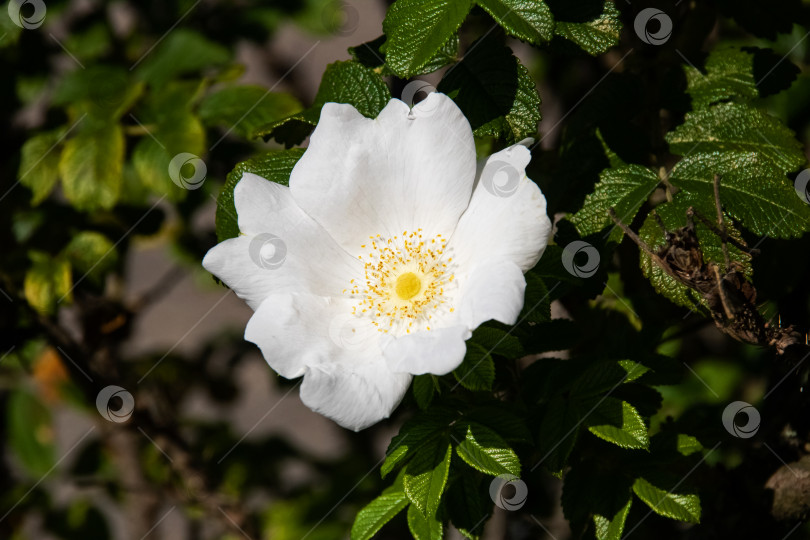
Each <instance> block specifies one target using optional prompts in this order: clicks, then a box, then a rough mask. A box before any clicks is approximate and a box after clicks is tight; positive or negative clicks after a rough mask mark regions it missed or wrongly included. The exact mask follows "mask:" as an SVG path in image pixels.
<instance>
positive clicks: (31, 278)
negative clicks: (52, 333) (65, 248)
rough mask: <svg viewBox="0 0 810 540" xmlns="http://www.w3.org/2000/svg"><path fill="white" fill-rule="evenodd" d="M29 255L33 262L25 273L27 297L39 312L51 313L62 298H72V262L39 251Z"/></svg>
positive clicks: (69, 299) (24, 283)
mask: <svg viewBox="0 0 810 540" xmlns="http://www.w3.org/2000/svg"><path fill="white" fill-rule="evenodd" d="M29 256H30V258H31V262H32V263H33V264H32V265H31V268H29V269H28V271H27V272H26V273H25V280H24V282H23V290H24V292H25V299H26V300H28V303H29V304H30V305H31V307H33V308H34V309H35V310H36V311H37V312H39V313H42V314H43V315H49V314H51V313H53V312H54V310H55V308H56V304H57V302H58V301H59V300H60V299H61V298H65V299H66V300H68V301H71V300H72V296H71V295H70V288H71V286H72V284H73V279H72V276H71V273H70V263H68V261H67V260H65V259H64V258H63V257H54V258H52V257H50V256H49V255H48V254H47V253H41V252H38V251H32V252H31V253H29Z"/></svg>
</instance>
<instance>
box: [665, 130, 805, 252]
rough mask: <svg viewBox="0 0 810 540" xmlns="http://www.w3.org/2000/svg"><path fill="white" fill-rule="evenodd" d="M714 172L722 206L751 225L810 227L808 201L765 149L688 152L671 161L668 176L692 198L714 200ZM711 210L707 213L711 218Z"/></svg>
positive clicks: (772, 231) (772, 230)
mask: <svg viewBox="0 0 810 540" xmlns="http://www.w3.org/2000/svg"><path fill="white" fill-rule="evenodd" d="M753 136H756V135H753ZM715 174H721V175H722V179H721V181H720V202H721V204H722V205H723V208H724V209H725V210H726V211H727V212H728V214H729V215H731V216H732V217H733V218H735V219H737V220H739V221H740V223H742V225H743V226H745V228H747V229H749V230H750V231H752V232H754V233H756V234H760V235H767V236H773V237H777V238H791V237H797V236H801V235H802V234H804V233H805V232H806V231H808V230H810V206H808V205H807V204H806V203H805V202H804V201H803V200H802V199H801V198H799V197H798V196H796V191H795V189H794V187H793V184H792V183H791V182H790V180H788V178H787V176H786V175H785V172H784V170H782V169H780V167H779V166H778V165H777V164H775V163H774V162H773V161H772V160H770V159H767V157H765V155H764V154H763V153H760V152H755V151H749V152H743V151H726V152H716V151H715V152H712V153H705V152H696V153H692V154H690V155H688V156H686V157H685V158H683V159H682V160H681V161H679V162H678V163H677V164H675V167H673V169H672V172H671V173H670V182H671V183H672V184H673V185H674V186H677V187H679V188H681V189H683V190H684V191H687V192H688V193H689V196H690V198H693V199H701V200H704V201H713V200H714V175H715ZM714 216H715V214H708V215H707V217H709V218H710V219H712V220H714V219H716V218H715V217H714Z"/></svg>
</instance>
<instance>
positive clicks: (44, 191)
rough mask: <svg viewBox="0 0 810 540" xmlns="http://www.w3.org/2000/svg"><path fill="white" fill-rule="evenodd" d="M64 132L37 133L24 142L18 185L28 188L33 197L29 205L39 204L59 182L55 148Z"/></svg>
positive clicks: (57, 157)
mask: <svg viewBox="0 0 810 540" xmlns="http://www.w3.org/2000/svg"><path fill="white" fill-rule="evenodd" d="M63 132H64V130H54V131H46V132H44V133H38V134H36V135H34V136H33V137H31V138H30V139H28V140H27V141H25V144H23V147H22V152H21V154H22V157H21V159H20V172H19V179H20V183H21V184H22V185H24V186H25V187H27V188H29V189H30V190H31V191H32V192H33V193H34V196H33V197H32V199H31V205H32V206H35V205H37V204H39V203H41V202H42V201H43V200H45V198H46V197H47V196H48V195H49V194H50V193H51V191H52V190H53V188H54V186H55V185H56V181H57V180H59V154H60V153H61V150H60V149H58V148H57V146H58V144H59V142H60V141H61V138H62V136H63Z"/></svg>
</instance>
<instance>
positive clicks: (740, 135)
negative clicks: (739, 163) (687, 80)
mask: <svg viewBox="0 0 810 540" xmlns="http://www.w3.org/2000/svg"><path fill="white" fill-rule="evenodd" d="M666 139H667V142H668V143H669V147H670V150H671V151H672V152H673V153H675V154H681V155H687V154H691V153H693V152H699V153H704V154H708V153H718V154H721V153H725V152H740V153H743V154H750V153H755V154H757V155H758V156H759V157H760V159H763V160H770V161H771V162H773V164H774V165H776V166H777V167H778V168H779V169H781V170H783V171H784V172H790V171H795V170H797V169H799V168H800V167H801V166H802V165H803V164H804V163H805V156H804V152H803V151H802V145H801V143H800V142H799V141H797V140H796V138H795V137H794V134H793V132H792V131H791V130H790V129H788V128H786V127H785V126H784V125H783V124H782V123H781V122H780V121H779V120H778V119H777V118H774V117H773V116H769V115H768V114H766V113H764V112H763V111H761V110H759V109H756V108H754V107H751V106H749V105H746V104H742V103H720V104H718V105H714V106H712V107H709V108H708V109H698V110H696V111H694V112H691V113H689V114H687V115H686V119H685V121H684V123H683V124H681V125H680V126H678V127H677V128H676V129H675V131H670V132H669V133H667V136H666ZM724 172H725V171H723V170H715V171H712V172H710V173H709V181H711V179H712V177H713V176H714V173H719V174H723V173H724Z"/></svg>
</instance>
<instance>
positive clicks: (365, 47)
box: [349, 34, 459, 75]
mask: <svg viewBox="0 0 810 540" xmlns="http://www.w3.org/2000/svg"><path fill="white" fill-rule="evenodd" d="M386 39H387V38H386V36H385V34H383V35H381V36H380V37H378V38H376V39H373V40H371V41H368V42H366V43H363V44H361V45H357V46H356V47H349V54H351V55H352V58H353V59H354V60H355V61H357V62H360V63H361V64H363V65H364V66H366V67H370V68H380V71H381V74H382V75H392V74H393V71H391V69H390V68H389V67H388V66H387V65H386V64H385V52H384V51H383V50H382V47H383V44H384V43H385V40H386ZM458 47H459V40H458V35H457V34H453V35H452V36H450V38H449V39H448V40H447V41H446V42H445V43H444V45H442V46H441V48H440V49H439V50H438V51H437V52H436V54H435V55H434V56H433V58H431V59H430V60H429V61H428V62H427V63H426V64H425V65H424V66H422V67H421V68H419V69H418V70H416V71H415V72H414V75H424V74H425V73H433V72H434V71H436V70H438V69H440V68H443V67H444V66H446V65H448V64H452V63H454V62H457V61H458V55H459V52H458Z"/></svg>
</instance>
